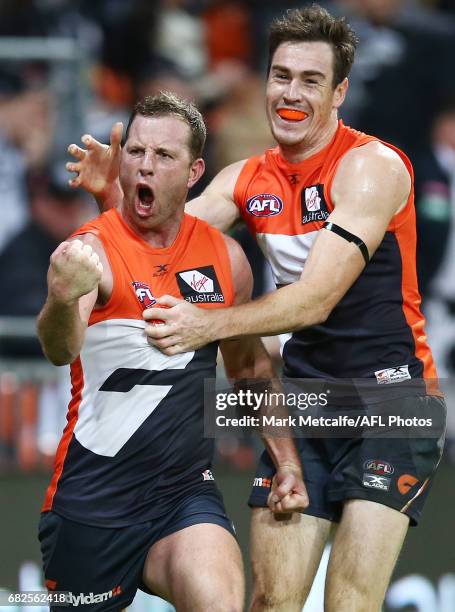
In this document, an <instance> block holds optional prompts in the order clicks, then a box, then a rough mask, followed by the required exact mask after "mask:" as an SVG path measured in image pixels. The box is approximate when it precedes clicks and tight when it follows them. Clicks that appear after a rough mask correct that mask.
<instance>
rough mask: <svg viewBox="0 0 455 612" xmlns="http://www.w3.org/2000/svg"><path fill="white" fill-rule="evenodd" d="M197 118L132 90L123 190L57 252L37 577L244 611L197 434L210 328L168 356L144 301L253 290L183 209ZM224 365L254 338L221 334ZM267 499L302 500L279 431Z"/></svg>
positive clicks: (240, 362) (239, 369)
mask: <svg viewBox="0 0 455 612" xmlns="http://www.w3.org/2000/svg"><path fill="white" fill-rule="evenodd" d="M204 140H205V126H204V122H203V119H202V117H201V115H200V113H199V111H197V109H196V108H195V107H194V106H192V105H191V104H189V103H187V102H184V101H182V100H180V99H179V98H177V97H175V96H172V95H170V94H161V95H159V96H156V97H154V98H146V99H145V100H144V101H142V102H140V103H138V105H137V106H136V107H135V110H134V112H133V114H132V116H131V120H130V123H129V126H128V129H127V134H126V143H125V146H124V148H123V151H122V156H121V162H120V183H121V186H122V191H123V197H122V199H121V201H119V204H118V206H117V208H113V209H111V210H109V211H108V212H106V213H105V214H103V215H101V216H100V217H99V218H98V219H95V220H94V221H91V222H89V223H87V224H86V225H84V226H83V227H81V228H80V229H79V230H78V231H77V232H76V233H75V235H74V236H73V237H72V239H71V240H69V241H66V242H63V243H62V244H61V245H60V246H59V247H58V248H57V249H56V251H55V252H54V253H53V255H52V257H51V265H50V268H49V274H48V287H49V293H48V299H47V302H46V304H45V306H44V308H43V310H42V312H41V314H40V316H39V321H38V331H39V336H40V339H41V342H42V345H43V349H44V351H45V353H46V355H47V357H48V358H49V359H50V361H52V362H53V363H54V364H56V365H62V364H67V363H71V376H72V385H73V389H72V400H71V403H70V405H69V412H68V424H67V427H66V429H65V432H64V435H63V438H62V440H61V442H60V445H59V448H58V451H57V458H56V467H55V472H54V476H53V478H52V482H51V484H50V486H49V488H48V491H47V496H46V500H45V503H44V507H43V515H42V519H41V523H40V540H41V545H42V554H43V564H44V572H45V578H46V584H47V586H48V587H49V588H50V589H53V590H57V591H69V592H70V593H71V604H72V605H73V606H79V605H81V606H82V607H83V609H89V610H103V611H104V610H120V609H122V608H124V607H126V606H127V605H129V604H130V603H131V601H132V600H133V598H134V595H135V593H136V590H137V588H138V587H140V588H142V589H145V590H148V591H149V592H153V593H156V594H158V595H160V596H161V597H163V598H165V599H167V600H169V601H170V602H172V603H173V604H174V605H175V607H176V608H177V610H179V611H180V610H183V611H184V610H197V611H198V612H199V611H201V612H203V611H206V612H214V611H226V612H232V611H237V612H241V610H242V609H243V593H244V586H243V573H242V561H241V555H240V550H239V548H238V546H237V543H236V541H235V538H234V537H233V528H232V525H231V522H230V521H229V519H228V518H227V516H226V513H225V510H224V506H223V501H222V498H221V495H220V493H219V492H218V490H217V488H216V485H215V483H214V480H213V476H212V472H211V461H212V454H213V440H210V439H206V438H204V427H203V420H204V419H203V398H204V387H203V383H204V378H213V377H214V376H215V368H216V354H217V343H216V342H215V343H210V344H208V345H206V346H205V347H203V348H202V349H198V350H196V351H189V352H185V353H183V354H180V355H177V356H173V357H168V356H165V355H163V354H162V353H161V352H160V351H159V350H158V349H156V348H155V347H153V346H151V345H150V343H149V342H148V339H147V336H146V334H145V330H144V328H145V326H146V322H145V321H144V319H143V311H144V310H146V309H148V308H150V307H152V306H153V304H154V303H155V297H154V296H155V295H157V294H158V295H160V294H163V293H169V294H170V295H174V296H185V297H186V298H187V299H188V298H190V299H191V298H195V299H196V301H197V302H198V303H200V304H201V306H202V307H203V308H204V309H205V310H207V312H208V311H209V310H212V309H217V308H219V307H226V306H230V305H231V304H235V303H240V302H244V301H247V300H249V299H250V298H251V286H252V275H251V270H250V268H249V265H248V263H247V261H246V257H245V255H244V254H243V251H242V250H241V249H240V247H239V246H238V245H237V243H236V242H235V241H233V240H232V239H230V238H228V237H226V236H223V234H221V233H220V232H219V231H218V230H216V229H214V228H212V227H210V226H209V225H208V224H207V223H206V222H204V221H201V220H199V219H196V218H195V217H192V216H189V215H185V214H184V205H185V199H186V196H187V191H188V188H189V187H191V186H192V185H194V184H195V183H196V181H197V180H198V179H199V178H200V176H201V175H202V173H203V171H204V162H203V160H202V159H201V157H200V156H201V152H202V148H203V145H204ZM222 351H223V355H224V359H225V363H226V369H227V373H228V376H229V377H230V378H233V379H244V378H255V377H259V378H266V377H267V378H271V377H272V376H273V374H272V370H271V365H270V360H269V358H268V356H267V354H266V352H265V350H264V348H263V347H262V344H261V343H260V341H259V340H257V339H254V338H250V339H245V340H240V341H229V342H225V343H223V344H222ZM267 445H268V447H269V451H270V453H271V454H272V456H273V457H274V460H275V461H276V464H277V477H276V479H275V483H276V485H277V489H276V491H274V495H273V496H272V497H273V498H274V499H273V500H271V504H272V507H273V509H275V508H274V506H275V503H274V502H276V501H277V500H278V501H279V499H280V495H281V496H282V497H285V498H286V502H285V505H286V509H287V510H294V509H297V510H303V509H304V508H305V507H306V505H307V503H308V500H307V497H306V492H305V488H304V485H303V481H302V475H301V469H300V465H299V464H300V462H299V458H298V455H297V453H296V450H295V447H294V446H293V442H292V440H291V438H287V439H286V438H284V439H280V440H279V439H276V440H274V439H273V438H270V439H268V441H267Z"/></svg>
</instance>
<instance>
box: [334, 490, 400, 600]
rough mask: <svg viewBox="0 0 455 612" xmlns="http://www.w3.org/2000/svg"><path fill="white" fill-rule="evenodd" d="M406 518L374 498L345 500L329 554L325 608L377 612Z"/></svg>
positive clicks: (398, 549) (397, 552)
mask: <svg viewBox="0 0 455 612" xmlns="http://www.w3.org/2000/svg"><path fill="white" fill-rule="evenodd" d="M408 526H409V518H408V517H407V516H406V515H405V514H402V513H400V512H398V511H397V510H395V509H393V508H389V507H387V506H384V505H383V504H379V503H376V502H372V501H368V500H363V499H352V500H349V501H347V502H346V503H345V505H344V508H343V514H342V517H341V521H340V524H339V526H338V529H337V532H336V535H335V539H334V542H333V546H332V552H331V555H330V560H329V566H328V570H327V580H326V594H325V601H326V611H327V612H345V611H346V612H348V611H349V612H357V611H358V612H360V611H361V612H379V610H380V609H381V603H382V601H383V599H384V595H385V591H386V589H387V585H388V584H389V580H390V576H391V574H392V571H393V568H394V567H395V563H396V561H397V558H398V555H399V552H400V550H401V547H402V545H403V541H404V538H405V535H406V532H407V530H408Z"/></svg>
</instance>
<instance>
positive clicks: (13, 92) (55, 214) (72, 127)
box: [0, 0, 455, 612]
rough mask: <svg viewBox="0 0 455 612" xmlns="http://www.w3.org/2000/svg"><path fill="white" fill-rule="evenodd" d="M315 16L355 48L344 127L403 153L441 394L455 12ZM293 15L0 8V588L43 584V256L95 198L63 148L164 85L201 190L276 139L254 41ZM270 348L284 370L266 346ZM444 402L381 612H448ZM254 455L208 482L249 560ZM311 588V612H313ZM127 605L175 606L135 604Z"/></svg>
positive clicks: (376, 5)
mask: <svg viewBox="0 0 455 612" xmlns="http://www.w3.org/2000/svg"><path fill="white" fill-rule="evenodd" d="M321 4H323V5H325V6H327V7H328V8H329V9H330V10H331V11H332V12H336V13H338V14H342V15H347V16H348V19H349V21H350V22H351V23H352V25H353V26H354V28H355V30H356V32H357V33H358V35H359V38H360V45H359V49H358V54H357V60H356V64H355V66H354V69H353V71H352V74H351V79H350V81H351V87H350V92H349V95H348V100H347V102H346V104H345V105H344V107H343V109H342V113H341V115H342V117H343V119H344V120H345V122H346V123H348V124H350V125H352V126H353V127H356V128H358V129H362V130H364V131H367V132H371V133H373V134H375V135H377V136H379V137H381V138H383V139H385V140H388V141H390V142H392V143H394V144H396V145H398V146H400V147H402V148H403V149H404V150H405V151H406V152H407V153H408V154H409V156H410V157H411V159H412V161H413V163H414V166H415V169H416V196H417V197H416V206H417V214H418V223H419V228H420V229H421V230H423V231H421V234H420V241H419V252H418V263H419V269H420V275H421V289H422V293H423V299H424V310H425V314H426V316H427V319H428V335H429V338H430V342H431V344H432V347H433V350H434V354H435V357H436V361H437V365H438V368H439V373H440V376H441V377H443V378H444V379H446V384H447V385H448V387H449V389H450V386H451V385H450V383H451V380H452V378H453V374H454V370H455V230H454V224H453V219H454V211H455V70H454V68H453V58H454V57H455V2H454V1H453V0H428V1H426V2H424V1H423V0H422V1H421V2H418V1H417V0H409V1H407V0H338V1H334V2H330V3H329V2H321ZM300 5H301V4H300ZM294 6H298V4H297V3H291V2H289V1H284V0H283V1H280V0H268V1H267V0H266V1H260V0H250V1H246V0H244V1H241V0H230V1H227V0H226V1H225V0H161V1H155V0H91V1H88V0H2V1H1V2H0V194H1V202H0V211H1V216H0V219H1V223H0V296H1V297H0V588H4V589H7V590H17V589H18V588H21V589H26V588H37V587H38V586H40V585H41V584H42V582H41V581H42V579H41V574H40V569H39V550H38V543H37V540H36V524H37V520H38V514H39V507H40V505H41V502H42V499H43V495H44V490H45V487H46V486H47V483H48V480H49V474H50V469H51V465H52V457H53V452H54V450H55V447H56V444H57V442H58V439H59V437H60V434H61V431H62V428H63V426H64V422H65V403H66V398H67V396H68V388H67V370H66V369H65V368H60V369H56V368H52V367H50V366H48V365H47V364H46V363H45V362H44V360H43V357H42V355H41V351H40V349H39V345H38V343H37V341H36V338H35V333H34V317H35V316H36V314H37V313H38V311H39V309H40V307H41V305H42V303H43V301H44V298H45V294H46V285H45V277H46V269H47V265H48V259H49V255H50V253H51V252H52V250H53V249H54V248H55V247H56V245H57V244H58V243H59V242H60V241H61V240H63V239H64V238H65V237H66V236H67V235H68V234H69V233H70V232H71V231H72V229H74V228H75V227H77V226H78V225H80V224H81V223H82V222H83V220H84V219H87V218H89V217H90V216H93V215H95V214H96V209H95V207H94V205H93V203H92V201H91V200H90V198H87V197H86V196H85V195H84V194H82V193H78V192H74V191H70V190H69V189H68V188H67V186H66V180H67V177H66V172H65V170H64V163H65V161H66V160H67V155H66V147H67V145H68V144H69V143H70V142H78V140H79V137H80V136H81V134H83V133H85V132H89V133H92V134H93V135H94V136H95V137H97V138H99V139H101V140H103V141H106V140H107V138H108V134H109V130H110V126H111V125H112V123H113V122H114V121H116V120H123V121H125V119H126V118H127V116H128V109H129V108H130V106H131V104H132V103H133V102H134V100H135V99H136V98H138V97H141V96H143V95H146V94H153V93H154V92H157V91H159V90H160V89H169V90H173V91H176V92H177V93H179V94H181V95H184V96H186V97H190V98H192V99H194V100H195V101H196V102H197V103H198V105H199V107H200V108H201V109H202V110H203V112H204V115H205V117H206V120H207V124H208V127H209V139H208V143H207V148H206V152H205V159H206V161H207V166H208V168H207V173H206V175H205V177H204V178H203V180H202V181H201V184H200V185H198V186H197V188H196V189H197V190H200V189H202V188H203V186H204V185H206V184H207V182H208V181H209V180H210V178H211V177H213V176H214V174H215V173H216V172H217V171H218V170H220V169H221V168H222V167H224V166H225V165H226V164H228V163H231V162H233V161H237V160H238V159H242V158H245V157H248V156H249V155H252V154H254V153H257V152H260V151H261V150H263V149H264V148H265V147H267V146H269V145H270V144H272V142H271V138H270V135H269V132H268V128H267V125H266V123H265V118H264V112H263V86H264V71H265V68H266V58H267V53H266V30H267V25H268V23H269V22H270V20H271V19H272V18H273V17H274V16H275V15H279V14H280V13H281V12H282V11H283V10H284V9H286V8H291V7H294ZM195 193H197V191H195ZM195 193H194V194H193V195H195ZM235 236H236V237H237V239H238V240H240V242H241V243H242V245H243V246H244V248H245V250H246V252H247V253H248V256H249V258H250V260H251V263H252V265H253V269H254V274H255V295H260V294H261V293H263V292H264V291H268V290H270V288H271V283H270V278H269V275H268V271H267V267H266V266H265V265H264V262H263V260H262V258H261V257H260V254H259V252H258V251H257V248H256V247H255V245H254V243H253V242H252V241H251V240H250V239H249V236H248V234H247V233H246V231H245V230H244V229H243V228H238V229H236V230H235ZM270 350H271V351H272V353H273V354H274V358H275V359H276V360H277V364H278V365H279V356H278V351H277V346H276V343H274V342H273V341H270ZM220 371H222V370H220ZM454 397H455V393H451V392H450V390H449V395H448V407H449V432H448V443H447V446H446V452H445V455H444V458H443V462H442V465H441V468H440V471H439V473H438V475H437V477H436V480H435V484H434V487H433V492H432V495H431V496H430V500H429V502H428V505H427V508H426V510H425V512H424V516H423V520H422V525H421V527H420V528H419V529H418V530H412V531H411V533H410V535H409V537H408V540H407V542H406V544H405V548H404V550H403V553H402V555H401V558H400V560H399V563H398V566H397V568H396V571H395V574H394V577H393V581H392V587H391V589H390V590H389V592H388V596H387V602H386V606H385V608H384V610H387V611H389V610H390V611H391V610H400V611H401V612H411V611H420V612H453V611H455V540H454V535H453V534H454V518H453V517H454V508H455V491H454V476H455V467H454V466H455V422H454V421H455V419H454V417H453V414H452V412H453V411H452V406H451V405H452V403H453V398H454ZM259 450H260V444H259V443H258V442H257V441H254V440H253V441H250V442H248V443H247V442H245V441H242V442H239V441H238V440H235V439H232V440H224V441H223V443H222V444H220V445H219V447H218V451H217V466H216V469H215V474H216V477H217V480H218V482H219V485H220V488H221V489H222V491H223V493H224V496H225V500H226V504H227V506H228V508H229V509H230V512H231V515H232V517H233V518H234V520H235V522H236V525H237V530H238V534H239V540H240V543H241V545H242V548H243V549H244V550H245V551H246V549H247V541H248V510H247V508H246V504H245V503H244V502H243V500H246V497H247V493H248V490H249V486H250V483H251V479H252V470H253V465H254V460H255V456H256V455H257V453H258V452H259ZM384 537H387V533H384ZM320 580H322V576H321V577H320ZM320 585H321V582H320V581H318V583H317V585H316V588H315V592H314V594H313V597H312V599H311V601H310V602H309V603H308V604H307V606H306V608H305V612H316V611H318V612H319V611H322V603H321V601H322V600H321V597H322V590H321V586H320ZM132 609H133V610H134V611H135V612H139V611H142V610H143V611H145V610H150V611H159V610H161V611H164V610H169V607H167V606H166V605H165V604H163V603H160V602H158V601H152V600H151V599H144V598H142V597H140V598H138V599H137V601H135V603H134V604H133V607H132ZM9 610H11V608H9ZM35 610H36V608H35Z"/></svg>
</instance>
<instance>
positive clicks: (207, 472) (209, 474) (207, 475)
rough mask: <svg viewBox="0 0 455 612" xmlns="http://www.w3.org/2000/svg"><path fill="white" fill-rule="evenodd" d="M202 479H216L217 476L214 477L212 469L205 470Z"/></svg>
mask: <svg viewBox="0 0 455 612" xmlns="http://www.w3.org/2000/svg"><path fill="white" fill-rule="evenodd" d="M202 480H215V478H214V477H213V474H212V471H211V470H205V471H204V472H202Z"/></svg>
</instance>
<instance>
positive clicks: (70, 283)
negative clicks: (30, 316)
mask: <svg viewBox="0 0 455 612" xmlns="http://www.w3.org/2000/svg"><path fill="white" fill-rule="evenodd" d="M81 238H82V239H81V240H79V239H73V240H71V241H65V242H62V243H61V244H60V245H59V246H58V247H57V249H56V250H55V251H54V252H53V253H52V255H51V261H50V266H49V271H48V277H47V278H48V296H47V300H46V303H45V304H44V306H43V308H42V310H41V312H40V314H39V316H38V322H37V329H38V337H39V339H40V342H41V346H42V348H43V351H44V354H45V355H46V357H47V358H48V359H49V361H51V362H52V363H53V364H54V365H66V364H69V363H71V362H72V361H74V359H75V358H76V357H77V356H78V355H79V353H80V350H81V348H82V344H83V341H84V337H85V330H86V328H87V324H88V320H89V317H90V314H91V312H92V310H93V308H94V306H95V304H96V302H97V299H99V293H103V292H104V289H103V290H102V291H99V286H100V283H101V282H102V281H103V279H104V282H103V286H107V283H106V280H105V278H106V276H107V275H109V274H110V270H105V266H103V264H102V263H101V261H100V259H102V260H105V257H103V256H101V257H100V255H99V253H98V252H96V251H97V250H99V249H97V245H95V242H98V241H97V239H96V238H95V237H94V236H91V235H89V234H87V235H86V236H82V237H81ZM90 243H91V244H90ZM102 255H104V253H103V254H102ZM107 267H109V266H108V265H107Z"/></svg>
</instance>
